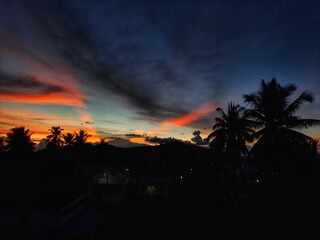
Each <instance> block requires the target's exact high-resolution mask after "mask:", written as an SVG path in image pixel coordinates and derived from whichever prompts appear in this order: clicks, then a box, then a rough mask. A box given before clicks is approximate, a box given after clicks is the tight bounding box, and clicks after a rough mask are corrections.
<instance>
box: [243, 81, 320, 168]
mask: <svg viewBox="0 0 320 240" xmlns="http://www.w3.org/2000/svg"><path fill="white" fill-rule="evenodd" d="M296 89H297V87H296V86H295V85H294V84H289V85H286V86H281V85H280V84H279V83H278V82H277V80H276V79H275V78H273V79H272V80H271V81H270V82H266V81H264V80H262V81H261V85H260V90H259V91H258V92H257V93H252V94H248V95H244V96H243V97H244V100H245V102H246V103H248V104H250V106H251V108H250V109H249V110H248V115H249V116H250V117H251V118H252V119H254V121H255V125H256V126H257V127H259V128H260V130H259V131H257V132H256V133H255V134H254V137H255V138H256V139H257V140H258V141H257V142H256V144H255V145H254V147H253V148H252V154H253V155H256V156H260V158H261V159H262V160H263V162H262V164H263V165H264V167H267V172H268V173H270V172H271V173H272V172H273V171H280V170H281V169H282V170H283V168H284V167H288V166H289V165H290V163H289V162H290V161H291V163H292V162H293V160H294V159H297V158H301V157H302V155H304V154H306V151H308V150H309V149H310V144H312V142H313V139H312V138H311V137H309V136H307V135H305V134H303V133H300V132H297V131H295V130H294V129H304V128H308V127H312V126H316V125H319V124H320V120H317V119H302V118H300V117H298V116H295V115H294V114H295V113H296V112H297V110H298V109H299V108H300V107H301V105H302V104H303V103H305V102H310V103H311V102H312V101H313V95H312V93H311V92H310V91H303V92H302V93H301V94H300V96H299V97H298V98H297V99H295V100H294V101H293V102H291V103H290V99H289V97H290V96H291V95H292V94H293V93H294V92H295V91H296ZM302 158H303V157H302Z"/></svg>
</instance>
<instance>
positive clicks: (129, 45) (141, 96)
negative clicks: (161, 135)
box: [0, 0, 320, 129]
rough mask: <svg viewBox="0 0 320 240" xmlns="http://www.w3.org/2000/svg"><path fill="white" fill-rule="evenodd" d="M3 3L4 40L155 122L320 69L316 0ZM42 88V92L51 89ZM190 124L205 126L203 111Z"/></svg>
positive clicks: (0, 12) (208, 122)
mask: <svg viewBox="0 0 320 240" xmlns="http://www.w3.org/2000/svg"><path fill="white" fill-rule="evenodd" d="M3 5H4V6H3V7H2V9H1V10H0V15H1V19H2V20H3V21H0V27H1V34H0V40H1V41H2V42H3V44H4V45H5V46H11V47H15V48H20V49H24V50H25V51H28V53H29V55H30V56H33V58H34V59H36V60H37V61H38V62H41V63H42V64H45V65H47V66H49V67H50V68H55V67H56V66H57V65H59V64H62V63H64V64H67V65H68V67H69V68H70V69H71V70H72V71H73V72H75V73H76V75H77V79H80V80H81V81H82V83H83V84H84V85H85V86H86V87H87V88H92V89H95V90H96V91H101V92H102V93H103V94H105V96H106V97H108V96H109V95H116V96H119V97H120V98H121V99H122V100H123V102H121V104H125V105H126V106H127V107H128V108H130V109H131V110H132V109H133V110H134V111H135V112H136V113H138V114H140V115H142V117H143V118H144V119H146V118H147V119H151V120H156V121H161V120H163V119H166V118H172V117H177V116H180V115H183V114H186V113H188V112H190V111H192V110H194V109H196V108H197V107H198V106H200V105H202V104H203V103H205V102H208V101H212V100H216V101H221V102H222V101H223V102H226V101H228V100H229V99H226V98H227V97H234V92H236V91H240V90H241V91H242V90H245V91H246V92H251V91H252V90H254V89H257V88H258V82H259V80H260V78H264V77H265V74H271V76H273V75H275V74H281V75H285V73H288V72H290V74H289V75H290V76H294V77H295V79H294V81H302V80H300V77H303V76H304V75H305V74H306V73H307V74H308V76H309V72H310V71H308V70H309V68H310V66H314V65H316V66H314V69H316V70H314V72H313V73H312V76H311V77H309V78H308V79H309V80H308V81H309V82H316V81H317V79H316V76H319V74H320V72H319V70H318V69H319V68H318V63H319V54H318V53H319V51H320V47H319V42H320V28H319V27H318V26H319V25H320V18H319V15H318V12H319V11H320V4H319V3H318V2H317V1H306V2H305V1H293V2H292V1H280V2H279V1H275V0H272V1H263V2H260V1H253V0H247V1H240V2H237V1H224V0H217V1H188V0H186V1H143V0H141V1H129V0H128V1H116V0H115V1H90V2H89V1H21V2H19V3H17V2H16V1H12V2H10V1H6V2H5V3H3ZM48 56H50V57H48ZM51 57H52V58H51ZM52 59H55V60H52ZM56 59H62V60H56ZM60 61H61V62H60ZM291 71H293V72H294V73H291ZM288 78H289V77H288ZM301 79H302V78H301ZM255 80H257V81H256V82H255ZM279 80H280V81H281V79H279ZM284 81H287V80H284ZM253 83H254V84H255V85H254V84H253ZM2 85H3V84H2ZM316 85H317V86H319V83H317V84H316ZM46 87H47V89H46V88H44V90H43V89H42V90H43V91H45V90H47V91H54V90H58V89H50V88H49V87H50V86H46ZM52 87H54V86H52ZM246 92H240V93H238V98H239V99H240V98H241V94H242V93H246ZM192 124H193V125H192V126H193V127H197V128H199V129H201V128H202V127H203V126H211V125H212V123H211V119H210V118H204V119H201V120H199V121H197V122H196V123H192Z"/></svg>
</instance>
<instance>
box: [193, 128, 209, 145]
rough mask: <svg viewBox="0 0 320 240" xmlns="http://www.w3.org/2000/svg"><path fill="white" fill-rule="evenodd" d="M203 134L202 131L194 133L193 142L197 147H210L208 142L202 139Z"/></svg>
mask: <svg viewBox="0 0 320 240" xmlns="http://www.w3.org/2000/svg"><path fill="white" fill-rule="evenodd" d="M200 134H201V132H200V131H194V132H193V133H192V135H193V136H194V137H193V138H191V141H192V142H194V143H195V144H196V145H208V140H207V139H206V138H205V139H202V137H201V136H200Z"/></svg>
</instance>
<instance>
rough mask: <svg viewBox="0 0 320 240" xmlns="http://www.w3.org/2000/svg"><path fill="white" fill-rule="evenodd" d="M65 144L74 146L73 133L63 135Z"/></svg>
mask: <svg viewBox="0 0 320 240" xmlns="http://www.w3.org/2000/svg"><path fill="white" fill-rule="evenodd" d="M62 138H63V142H64V144H65V145H66V146H72V145H73V144H74V140H75V139H74V138H75V135H74V134H73V133H69V132H68V133H67V135H64V134H63V135H62Z"/></svg>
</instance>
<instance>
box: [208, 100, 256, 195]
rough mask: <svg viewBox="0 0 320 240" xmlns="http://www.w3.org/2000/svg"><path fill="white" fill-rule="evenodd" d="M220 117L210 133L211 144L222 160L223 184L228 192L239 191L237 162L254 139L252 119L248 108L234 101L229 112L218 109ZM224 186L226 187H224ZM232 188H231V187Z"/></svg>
mask: <svg viewBox="0 0 320 240" xmlns="http://www.w3.org/2000/svg"><path fill="white" fill-rule="evenodd" d="M216 111H217V112H218V113H219V115H220V117H217V118H215V122H216V123H215V124H214V125H213V128H212V129H213V132H212V133H210V134H209V135H208V140H209V146H210V147H211V149H213V150H214V151H215V153H216V154H217V156H218V158H220V160H222V162H221V164H222V166H221V167H222V168H223V169H221V170H222V171H221V170H220V171H219V172H220V174H223V176H221V177H223V179H222V180H223V185H224V186H225V187H227V188H226V191H227V192H226V194H227V196H228V194H229V193H230V192H229V191H230V190H231V192H234V193H237V190H238V189H237V187H236V185H237V182H236V179H235V164H236V163H237V160H240V157H241V155H244V156H245V155H247V153H248V149H247V146H246V143H247V142H251V141H252V140H253V138H252V134H253V133H254V130H253V129H252V127H253V125H252V121H250V120H249V119H247V113H246V110H245V109H244V108H243V107H241V106H240V105H235V104H234V103H233V102H229V103H228V109H227V112H224V111H223V109H222V108H217V110H216ZM223 188H224V187H223ZM229 188H230V189H229Z"/></svg>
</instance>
